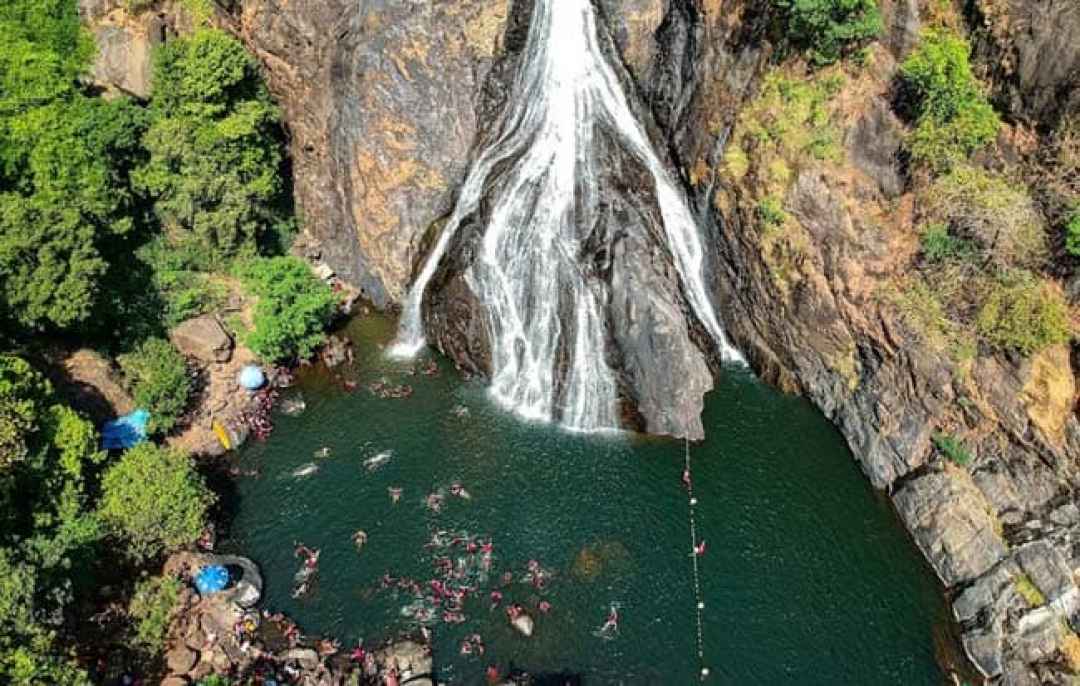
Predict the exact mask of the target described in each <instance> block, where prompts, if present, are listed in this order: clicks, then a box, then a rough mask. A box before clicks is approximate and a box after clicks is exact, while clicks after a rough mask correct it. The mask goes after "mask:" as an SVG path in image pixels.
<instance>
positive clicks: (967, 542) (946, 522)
mask: <svg viewBox="0 0 1080 686" xmlns="http://www.w3.org/2000/svg"><path fill="white" fill-rule="evenodd" d="M894 501H895V503H896V508H897V510H899V512H900V516H901V518H903V520H904V523H905V524H906V525H907V527H908V529H909V530H910V531H911V533H912V535H914V537H915V542H916V543H917V544H918V545H919V548H920V549H922V551H923V554H924V555H926V557H927V559H928V560H929V561H930V564H931V565H932V566H933V568H934V571H936V572H937V575H938V577H939V578H940V579H941V581H942V583H944V584H945V585H946V586H947V587H952V586H955V585H956V584H959V583H963V582H966V581H970V580H972V579H974V578H976V577H978V576H980V575H982V574H983V573H985V572H986V571H987V570H989V569H990V568H991V567H993V566H994V565H995V564H997V562H998V561H1000V560H1001V559H1002V558H1003V557H1004V556H1005V553H1006V548H1005V544H1004V543H1003V542H1002V540H1001V539H1000V538H999V537H998V535H997V533H995V522H994V521H993V519H992V516H991V514H990V512H989V504H988V503H987V502H986V498H984V497H983V495H982V493H980V492H979V490H978V489H977V488H976V487H975V485H974V484H973V483H972V482H971V479H970V477H969V476H968V475H967V473H966V472H963V471H961V470H959V469H948V470H946V471H943V472H932V473H930V474H927V475H925V476H922V477H919V478H916V479H913V480H912V481H910V482H908V483H907V484H906V485H905V486H904V487H903V488H902V489H901V490H900V491H898V492H897V493H896V495H895V496H894Z"/></svg>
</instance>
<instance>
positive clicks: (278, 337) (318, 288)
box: [238, 256, 337, 362]
mask: <svg viewBox="0 0 1080 686" xmlns="http://www.w3.org/2000/svg"><path fill="white" fill-rule="evenodd" d="M238 271H239V274H240V278H241V279H242V280H243V282H244V286H245V287H246V288H247V289H248V290H249V291H250V292H251V293H252V294H253V295H255V296H256V297H257V298H258V302H257V303H256V305H255V330H254V331H252V332H251V334H250V335H248V337H247V341H246V342H247V344H248V346H250V347H251V349H252V350H254V351H255V352H256V353H257V354H258V355H259V356H260V357H261V358H263V359H264V360H267V361H271V362H276V361H278V360H286V359H290V358H301V359H303V358H307V357H310V356H311V354H312V353H314V352H315V350H316V349H317V348H318V347H319V346H320V345H322V343H323V341H324V340H326V333H325V329H326V325H327V324H328V323H329V322H330V320H331V318H333V316H334V312H335V310H336V309H337V297H336V296H335V295H334V292H333V291H332V290H330V287H329V286H327V285H326V284H324V283H322V282H321V281H319V280H318V279H317V278H315V275H314V274H312V273H311V269H310V267H308V265H307V263H305V262H304V261H303V260H301V259H299V258H297V257H291V256H289V257H269V258H257V259H253V260H249V261H247V262H245V263H244V264H242V265H241V266H240V267H239V269H238Z"/></svg>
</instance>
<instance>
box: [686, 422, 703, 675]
mask: <svg viewBox="0 0 1080 686" xmlns="http://www.w3.org/2000/svg"><path fill="white" fill-rule="evenodd" d="M685 443H686V467H685V470H686V471H684V472H683V475H684V476H685V477H686V479H685V481H686V496H687V498H689V501H690V507H689V512H690V561H691V563H692V565H693V570H694V599H695V601H696V602H697V605H696V606H695V607H696V612H697V658H698V665H699V666H700V668H701V671H700V672H699V675H700V678H701V680H702V681H704V680H705V678H706V677H708V676H709V668H708V667H706V666H705V629H704V621H703V615H704V613H705V600H704V598H703V597H702V595H701V571H700V570H699V569H698V554H697V549H698V538H697V517H696V516H695V513H694V508H696V507H697V498H695V497H694V477H693V473H692V472H691V470H690V439H689V438H687V439H685Z"/></svg>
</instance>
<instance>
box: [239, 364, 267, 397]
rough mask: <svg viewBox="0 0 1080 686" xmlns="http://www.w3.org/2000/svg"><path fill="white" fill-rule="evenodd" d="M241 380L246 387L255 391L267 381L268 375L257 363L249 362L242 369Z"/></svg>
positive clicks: (241, 383)
mask: <svg viewBox="0 0 1080 686" xmlns="http://www.w3.org/2000/svg"><path fill="white" fill-rule="evenodd" d="M239 381H240V385H241V386H243V387H244V388H246V389H248V390H249V391H255V390H258V389H260V388H262V385H263V384H264V383H266V375H264V374H263V371H262V370H261V369H259V368H258V367H256V366H255V365H253V364H249V365H248V366H246V367H244V368H243V369H241V370H240V378H239Z"/></svg>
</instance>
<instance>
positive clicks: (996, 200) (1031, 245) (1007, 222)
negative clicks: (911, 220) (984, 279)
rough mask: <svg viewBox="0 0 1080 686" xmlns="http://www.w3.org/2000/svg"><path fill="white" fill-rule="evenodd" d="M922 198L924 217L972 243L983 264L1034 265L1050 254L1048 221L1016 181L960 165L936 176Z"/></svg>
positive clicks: (1001, 265)
mask: <svg viewBox="0 0 1080 686" xmlns="http://www.w3.org/2000/svg"><path fill="white" fill-rule="evenodd" d="M922 201H923V202H924V204H925V210H926V215H927V217H928V218H929V219H930V220H931V221H933V222H937V223H939V224H942V225H945V226H947V227H948V230H949V233H950V234H953V235H957V236H959V237H960V239H961V240H963V241H964V243H963V244H956V245H958V246H962V245H966V246H968V247H971V248H975V249H976V252H977V255H978V256H979V257H981V258H983V262H984V264H992V265H994V266H996V267H1008V266H1021V267H1028V268H1033V267H1038V266H1040V265H1042V264H1043V263H1044V262H1045V261H1046V259H1047V257H1048V255H1049V251H1048V248H1047V243H1046V223H1045V221H1044V220H1043V216H1042V214H1041V212H1040V211H1039V208H1038V206H1037V205H1036V204H1035V201H1034V200H1033V199H1032V197H1031V195H1030V193H1029V192H1028V189H1027V187H1026V186H1025V185H1024V184H1023V183H1022V182H1020V181H1016V180H1012V179H1010V178H1008V177H1006V176H1004V175H1002V174H997V173H994V172H989V171H986V170H985V169H979V168H975V167H970V166H967V165H959V166H957V167H955V168H954V169H953V170H952V171H950V172H949V173H947V174H945V175H943V176H940V177H938V178H937V179H935V180H934V182H933V184H932V185H931V186H930V187H929V189H928V190H927V191H926V192H925V193H924V194H923V196H922ZM939 247H942V246H939Z"/></svg>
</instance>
